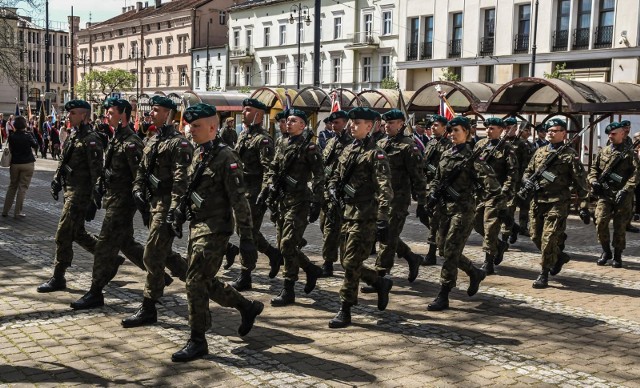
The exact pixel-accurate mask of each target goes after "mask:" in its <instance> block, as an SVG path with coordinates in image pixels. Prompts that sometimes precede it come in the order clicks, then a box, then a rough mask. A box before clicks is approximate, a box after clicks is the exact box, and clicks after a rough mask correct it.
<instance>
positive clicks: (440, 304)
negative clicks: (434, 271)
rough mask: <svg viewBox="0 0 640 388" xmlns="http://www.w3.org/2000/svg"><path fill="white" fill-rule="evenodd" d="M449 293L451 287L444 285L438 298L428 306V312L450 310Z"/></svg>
mask: <svg viewBox="0 0 640 388" xmlns="http://www.w3.org/2000/svg"><path fill="white" fill-rule="evenodd" d="M449 292H451V287H449V286H445V285H442V286H441V287H440V292H438V296H436V298H435V299H434V300H433V302H431V303H429V304H428V305H427V310H429V311H442V310H446V309H448V308H449Z"/></svg>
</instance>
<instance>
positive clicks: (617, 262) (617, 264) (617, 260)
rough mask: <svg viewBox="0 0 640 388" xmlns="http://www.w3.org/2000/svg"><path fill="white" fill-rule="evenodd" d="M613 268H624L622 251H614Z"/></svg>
mask: <svg viewBox="0 0 640 388" xmlns="http://www.w3.org/2000/svg"><path fill="white" fill-rule="evenodd" d="M611 266H612V267H613V268H622V249H617V248H616V249H614V250H613V263H612V264H611Z"/></svg>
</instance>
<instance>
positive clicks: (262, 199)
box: [256, 187, 269, 207]
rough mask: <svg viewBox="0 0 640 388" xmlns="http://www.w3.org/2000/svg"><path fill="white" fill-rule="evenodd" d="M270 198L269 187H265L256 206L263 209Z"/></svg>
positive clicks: (257, 199)
mask: <svg viewBox="0 0 640 388" xmlns="http://www.w3.org/2000/svg"><path fill="white" fill-rule="evenodd" d="M268 196H269V187H265V188H264V189H262V190H261V191H260V194H258V197H257V198H256V205H257V206H258V207H263V206H264V204H265V203H266V202H267V197H268Z"/></svg>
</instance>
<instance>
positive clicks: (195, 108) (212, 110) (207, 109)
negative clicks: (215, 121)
mask: <svg viewBox="0 0 640 388" xmlns="http://www.w3.org/2000/svg"><path fill="white" fill-rule="evenodd" d="M215 115H216V107H215V106H213V105H209V104H204V103H200V104H195V105H191V106H190V107H188V108H187V109H185V110H184V114H183V115H182V118H183V119H184V120H185V121H186V122H187V123H192V122H194V121H196V120H199V119H204V118H207V117H212V116H215Z"/></svg>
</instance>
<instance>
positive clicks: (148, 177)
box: [138, 129, 164, 226]
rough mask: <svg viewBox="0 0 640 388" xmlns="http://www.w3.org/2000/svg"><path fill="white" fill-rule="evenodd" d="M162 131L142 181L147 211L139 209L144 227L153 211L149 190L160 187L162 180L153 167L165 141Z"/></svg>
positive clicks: (152, 148)
mask: <svg viewBox="0 0 640 388" xmlns="http://www.w3.org/2000/svg"><path fill="white" fill-rule="evenodd" d="M161 135H162V130H161V129H160V130H159V131H158V135H157V136H158V139H157V140H156V142H155V143H153V145H152V146H151V155H149V164H148V165H147V171H146V172H145V173H144V179H143V181H142V198H143V199H144V200H145V202H146V203H145V207H146V209H145V210H143V209H138V210H140V215H141V216H142V223H143V224H144V225H147V226H148V225H149V220H150V218H151V211H150V210H149V202H151V190H149V185H150V184H151V185H152V186H153V187H154V188H156V189H157V188H158V185H160V180H159V179H158V178H156V177H155V176H154V175H153V174H152V171H153V166H155V164H156V160H157V159H158V147H159V145H160V142H162V141H163V140H164V139H163V138H162V136H161Z"/></svg>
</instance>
